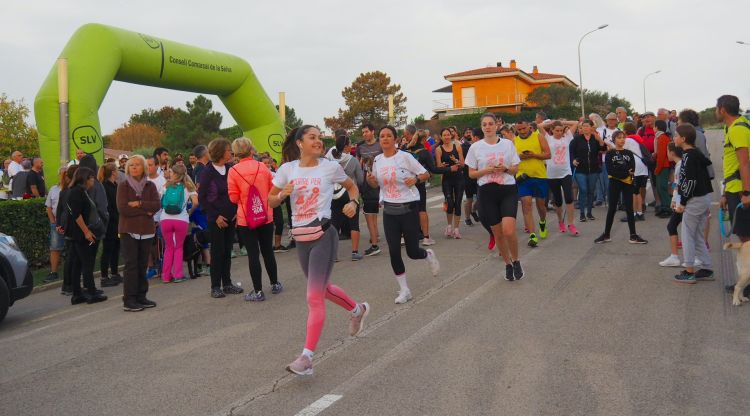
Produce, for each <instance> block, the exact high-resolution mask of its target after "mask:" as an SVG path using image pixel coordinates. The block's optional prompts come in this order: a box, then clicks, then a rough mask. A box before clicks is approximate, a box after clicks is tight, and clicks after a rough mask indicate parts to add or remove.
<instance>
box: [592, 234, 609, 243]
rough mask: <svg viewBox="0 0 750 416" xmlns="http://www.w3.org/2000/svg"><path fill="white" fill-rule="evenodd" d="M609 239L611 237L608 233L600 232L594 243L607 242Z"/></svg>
mask: <svg viewBox="0 0 750 416" xmlns="http://www.w3.org/2000/svg"><path fill="white" fill-rule="evenodd" d="M610 241H612V239H611V238H609V235H607V234H602V235H600V236H599V237H597V238H596V240H594V244H602V243H609V242H610Z"/></svg>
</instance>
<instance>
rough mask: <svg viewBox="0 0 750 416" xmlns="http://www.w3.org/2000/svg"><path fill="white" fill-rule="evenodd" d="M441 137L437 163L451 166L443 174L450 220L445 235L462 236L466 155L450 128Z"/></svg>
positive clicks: (439, 165)
mask: <svg viewBox="0 0 750 416" xmlns="http://www.w3.org/2000/svg"><path fill="white" fill-rule="evenodd" d="M440 137H441V139H442V142H443V143H442V144H441V145H440V146H439V147H438V148H437V149H436V151H435V158H436V159H437V165H438V167H450V168H451V171H450V172H449V173H444V174H443V195H444V196H445V202H446V205H447V209H446V212H445V214H446V219H447V222H448V226H447V227H445V236H446V237H448V238H461V233H460V232H459V225H460V224H461V200H462V199H463V195H464V175H463V172H462V171H461V168H462V167H463V165H464V156H463V152H462V151H461V148H460V147H459V146H457V145H456V144H455V142H454V141H453V139H452V136H451V132H450V130H449V129H447V128H445V129H443V130H442V131H441V132H440ZM454 166H455V168H454ZM454 169H455V170H454Z"/></svg>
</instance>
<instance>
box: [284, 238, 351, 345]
mask: <svg viewBox="0 0 750 416" xmlns="http://www.w3.org/2000/svg"><path fill="white" fill-rule="evenodd" d="M338 247H339V236H338V232H337V231H336V228H335V227H329V228H328V230H326V232H325V234H323V236H322V237H320V238H319V239H317V240H315V241H297V256H298V257H299V264H300V266H302V272H303V273H304V274H305V278H306V279H307V309H308V312H307V336H306V338H305V348H307V349H308V350H310V351H315V348H316V347H317V346H318V340H319V339H320V334H321V332H323V324H324V323H325V320H326V304H325V299H328V300H330V301H331V302H333V303H335V304H337V305H339V306H341V307H342V308H344V309H346V310H347V311H350V312H351V311H352V310H353V309H354V308H355V307H356V306H357V302H355V301H354V299H352V298H350V297H349V295H347V294H346V292H344V290H343V289H341V288H340V287H338V286H336V285H332V284H331V283H330V282H329V281H330V279H331V271H333V262H334V261H335V259H336V252H337V251H338Z"/></svg>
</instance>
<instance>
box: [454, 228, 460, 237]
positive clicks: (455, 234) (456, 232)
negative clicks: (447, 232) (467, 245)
mask: <svg viewBox="0 0 750 416" xmlns="http://www.w3.org/2000/svg"><path fill="white" fill-rule="evenodd" d="M453 238H455V239H456V240H460V239H461V232H460V231H459V230H458V228H454V229H453Z"/></svg>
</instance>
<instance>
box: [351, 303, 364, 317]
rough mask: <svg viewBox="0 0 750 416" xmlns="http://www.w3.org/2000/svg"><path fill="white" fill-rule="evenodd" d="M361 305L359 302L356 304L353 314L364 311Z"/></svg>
mask: <svg viewBox="0 0 750 416" xmlns="http://www.w3.org/2000/svg"><path fill="white" fill-rule="evenodd" d="M359 305H360V304H359V303H358V304H357V306H355V307H354V309H352V315H354V316H359V314H360V313H362V312H361V311H362V308H361V307H360V306H359Z"/></svg>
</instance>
